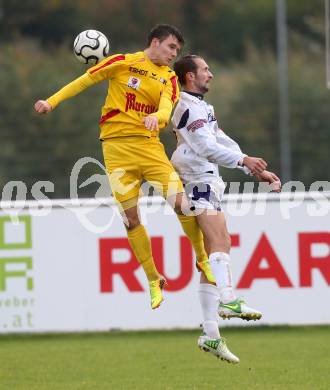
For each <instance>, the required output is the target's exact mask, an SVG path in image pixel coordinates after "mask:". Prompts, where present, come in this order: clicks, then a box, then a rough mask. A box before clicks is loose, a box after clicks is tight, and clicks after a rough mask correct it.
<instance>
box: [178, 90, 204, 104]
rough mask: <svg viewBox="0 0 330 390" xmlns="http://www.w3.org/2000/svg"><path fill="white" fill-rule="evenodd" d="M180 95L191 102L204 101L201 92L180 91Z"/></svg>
mask: <svg viewBox="0 0 330 390" xmlns="http://www.w3.org/2000/svg"><path fill="white" fill-rule="evenodd" d="M181 95H182V96H183V97H185V99H189V100H190V101H192V102H203V103H205V101H204V100H203V95H201V94H197V93H195V92H188V91H181ZM197 95H199V96H197Z"/></svg>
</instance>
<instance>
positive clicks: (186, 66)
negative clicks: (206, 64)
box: [173, 54, 202, 85]
mask: <svg viewBox="0 0 330 390" xmlns="http://www.w3.org/2000/svg"><path fill="white" fill-rule="evenodd" d="M197 58H202V57H201V56H198V55H195V54H188V55H186V56H184V57H181V58H180V59H179V60H178V61H176V62H175V64H174V66H173V69H174V72H175V73H176V75H177V76H178V79H179V83H180V84H181V85H185V84H186V74H187V73H188V72H192V73H194V74H196V73H197V64H196V61H195V60H196V59H197Z"/></svg>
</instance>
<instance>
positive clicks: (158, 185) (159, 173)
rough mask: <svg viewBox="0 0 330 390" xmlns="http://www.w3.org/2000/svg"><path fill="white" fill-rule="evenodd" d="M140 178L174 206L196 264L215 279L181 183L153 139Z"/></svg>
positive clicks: (157, 143) (161, 147) (201, 235)
mask: <svg viewBox="0 0 330 390" xmlns="http://www.w3.org/2000/svg"><path fill="white" fill-rule="evenodd" d="M143 177H144V179H145V180H147V181H148V182H149V183H150V184H152V185H153V186H154V188H155V189H156V191H157V192H158V193H159V194H160V195H162V196H164V197H165V198H166V200H167V201H168V202H169V203H170V205H171V206H172V207H173V208H174V209H175V211H176V214H177V216H178V219H179V221H180V223H181V226H182V229H183V231H184V232H185V234H186V235H187V237H188V238H189V240H190V242H191V244H192V246H193V248H194V251H195V254H196V258H197V262H198V264H201V268H202V267H203V271H205V272H206V275H207V277H208V279H209V280H210V281H212V282H215V280H214V278H213V277H212V274H211V272H210V270H209V268H207V267H208V256H207V253H206V252H205V249H204V242H203V234H202V232H201V230H200V228H199V226H198V223H197V221H196V217H195V216H194V215H193V213H192V212H191V210H190V207H191V206H190V204H189V202H188V200H187V198H186V196H185V194H184V188H183V185H182V182H181V180H180V178H179V176H178V174H177V173H176V172H175V170H174V168H173V166H172V164H171V162H170V161H169V159H168V158H167V156H166V153H165V150H164V146H163V145H162V144H161V143H160V142H159V141H157V140H150V142H149V148H148V158H146V159H145V162H144V164H143Z"/></svg>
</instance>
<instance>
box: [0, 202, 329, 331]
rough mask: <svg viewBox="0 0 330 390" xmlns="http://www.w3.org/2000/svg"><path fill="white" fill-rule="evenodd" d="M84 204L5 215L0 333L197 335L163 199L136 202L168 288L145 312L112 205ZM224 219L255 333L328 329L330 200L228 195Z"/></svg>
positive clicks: (178, 240)
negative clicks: (254, 312)
mask: <svg viewBox="0 0 330 390" xmlns="http://www.w3.org/2000/svg"><path fill="white" fill-rule="evenodd" d="M266 198H267V199H268V200H267V201H265V200H264V199H266ZM81 202H83V203H82V205H80V206H78V205H76V204H72V203H71V201H63V202H61V201H58V202H56V203H53V204H52V207H51V208H50V207H49V204H47V205H46V207H41V206H40V203H39V208H38V207H37V206H38V204H37V202H27V203H26V204H25V208H24V209H23V210H20V211H17V210H15V209H10V208H9V206H8V207H7V208H6V207H4V206H3V207H2V211H1V213H0V332H2V333H5V332H30V331H31V332H43V331H85V330H107V329H114V328H120V329H162V328H193V327H197V326H198V325H199V323H200V322H201V311H200V307H199V301H198V294H197V290H198V283H199V274H198V272H197V271H196V269H195V267H194V259H193V255H192V250H191V247H190V244H189V242H188V240H187V239H186V238H185V237H184V235H183V232H182V230H181V226H180V224H179V223H178V221H177V218H176V216H175V215H174V214H173V212H172V210H171V209H170V208H169V207H168V206H166V205H164V203H163V202H161V201H160V200H159V198H155V199H154V200H153V201H152V202H151V201H146V200H144V201H142V202H141V214H142V219H143V223H144V225H145V226H146V227H147V230H148V232H149V234H150V236H151V240H152V246H153V251H154V257H155V259H156V262H157V265H158V269H159V270H160V271H161V273H163V274H164V275H165V276H166V277H167V280H168V288H167V291H165V301H164V302H163V304H162V305H161V307H160V308H159V309H157V310H155V311H153V310H151V309H150V302H149V292H148V290H147V281H146V278H145V276H144V274H143V271H142V269H141V267H139V264H138V263H137V261H136V260H135V259H134V258H133V255H132V252H131V250H130V247H129V245H128V241H127V238H126V232H125V229H124V227H123V224H122V222H121V220H120V217H119V216H118V213H117V212H116V211H115V206H113V205H112V204H111V202H110V205H105V204H103V205H100V204H99V203H98V202H96V201H95V200H85V201H81ZM224 211H225V213H226V216H227V224H228V229H229V231H230V234H231V237H232V250H231V258H232V271H233V279H234V283H235V288H236V290H237V294H238V295H242V296H244V298H246V300H247V302H248V303H249V304H250V305H251V306H253V307H256V308H258V309H259V310H261V311H262V312H263V314H264V316H263V319H262V321H261V323H263V324H330V304H329V302H330V288H329V285H330V218H329V215H330V201H329V198H328V197H326V196H324V195H320V194H317V196H316V195H315V196H314V197H313V196H311V194H305V195H304V194H301V196H300V197H296V200H290V199H289V197H288V196H287V197H285V196H282V197H281V196H275V195H274V196H268V197H266V196H265V197H264V198H262V197H261V198H260V197H259V198H258V197H256V196H253V197H252V198H251V197H249V196H245V197H239V196H238V197H230V196H227V197H225V199H224ZM37 214H38V215H37ZM40 214H41V215H40ZM107 225H108V226H107ZM222 323H223V324H228V323H229V322H228V321H227V322H223V321H222ZM230 324H233V325H241V324H242V322H241V321H240V320H231V322H230Z"/></svg>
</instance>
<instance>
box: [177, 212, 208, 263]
mask: <svg viewBox="0 0 330 390" xmlns="http://www.w3.org/2000/svg"><path fill="white" fill-rule="evenodd" d="M177 216H178V218H179V221H180V223H181V225H182V229H183V231H184V232H185V234H186V236H187V237H188V238H189V240H190V242H191V244H192V246H193V248H194V251H195V253H196V257H197V261H198V262H201V261H204V260H207V259H208V256H207V253H206V252H205V249H204V241H203V233H202V231H201V229H200V227H199V225H198V223H197V220H196V217H194V216H187V215H179V214H177Z"/></svg>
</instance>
